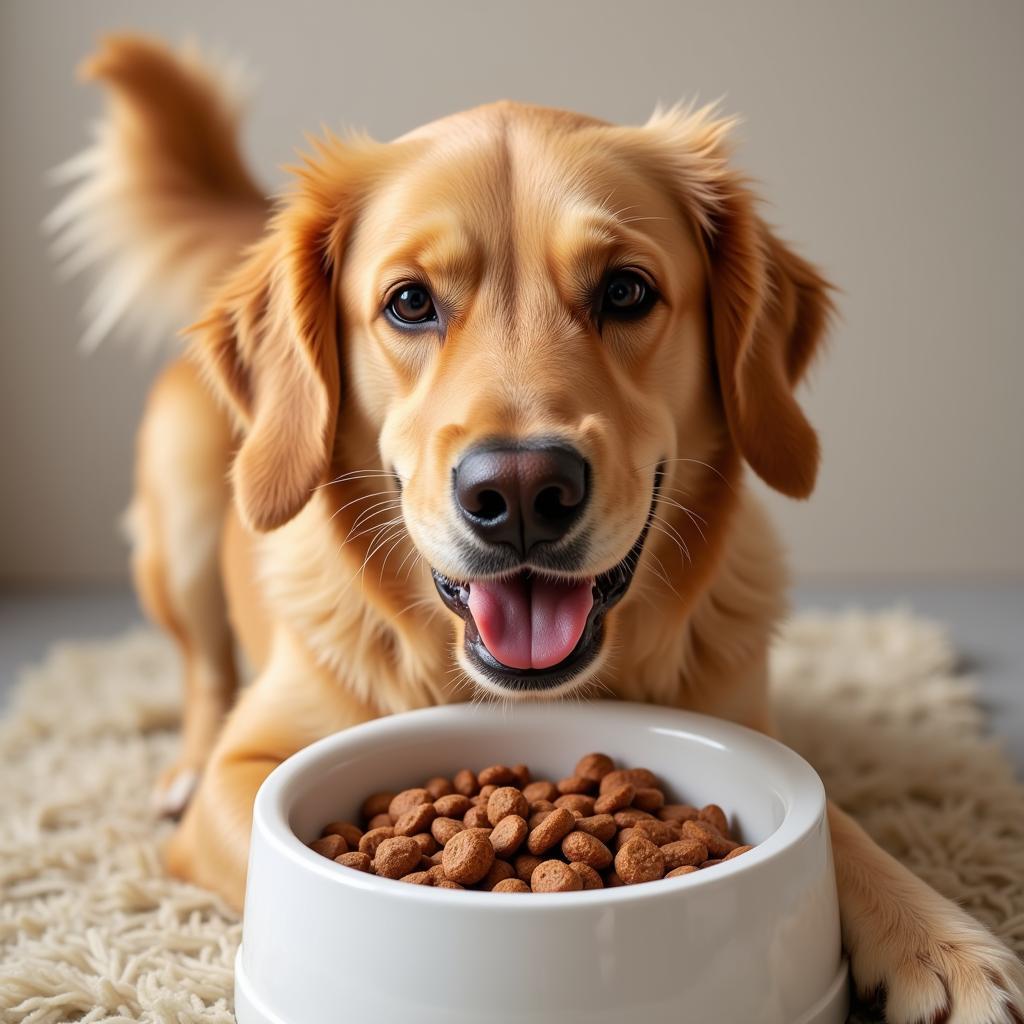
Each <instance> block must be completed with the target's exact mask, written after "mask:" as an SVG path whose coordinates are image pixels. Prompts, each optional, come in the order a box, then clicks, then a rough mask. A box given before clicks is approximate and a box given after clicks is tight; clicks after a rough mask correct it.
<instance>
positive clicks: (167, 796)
mask: <svg viewBox="0 0 1024 1024" xmlns="http://www.w3.org/2000/svg"><path fill="white" fill-rule="evenodd" d="M198 783H199V770H198V769H197V768H195V767H193V766H191V765H188V764H185V763H175V764H172V765H171V766H170V767H169V768H167V769H165V770H164V771H163V772H162V773H161V775H160V777H159V779H157V783H156V785H155V786H154V787H153V793H152V798H151V801H152V806H153V811H154V812H155V813H156V814H158V815H159V816H160V817H161V818H173V819H175V820H176V819H178V818H180V817H181V816H182V814H184V813H185V808H186V807H188V803H189V801H190V800H191V799H192V794H193V793H194V792H195V789H196V786H197V785H198Z"/></svg>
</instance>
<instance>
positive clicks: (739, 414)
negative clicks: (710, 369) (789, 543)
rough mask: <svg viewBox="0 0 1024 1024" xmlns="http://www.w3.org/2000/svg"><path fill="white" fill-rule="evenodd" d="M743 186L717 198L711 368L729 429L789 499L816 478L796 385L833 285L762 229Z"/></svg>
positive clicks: (711, 255) (812, 436)
mask: <svg viewBox="0 0 1024 1024" xmlns="http://www.w3.org/2000/svg"><path fill="white" fill-rule="evenodd" d="M754 202H755V201H754V198H753V196H752V195H751V194H750V193H749V192H748V191H747V190H746V189H745V188H744V187H743V186H742V185H738V186H736V187H735V188H734V189H733V190H730V191H729V192H728V193H726V194H725V195H723V196H722V198H721V202H720V205H719V207H718V209H717V210H716V212H715V213H714V214H713V217H712V222H713V227H712V233H711V235H710V237H709V240H708V243H707V244H708V261H709V267H710V275H711V281H710V289H711V303H710V305H711V320H712V334H713V338H714V351H715V362H716V364H717V368H718V377H719V386H720V388H721V392H722V402H723V405H724V407H725V415H726V420H727V422H728V424H729V432H730V433H731V435H732V438H733V441H734V443H735V444H736V447H737V448H738V449H739V450H740V452H741V453H742V454H743V457H744V458H745V459H746V460H747V462H748V463H749V464H750V466H751V468H752V469H753V470H754V472H756V473H757V475H758V476H760V477H761V479H762V480H764V481H765V482H766V483H767V484H770V485H771V486H772V487H774V488H775V489H776V490H777V491H781V492H782V493H783V494H787V495H789V496H790V497H791V498H806V497H807V496H808V495H810V493H811V491H813V490H814V482H815V479H816V477H817V473H818V436H817V434H816V433H815V431H814V428H813V427H812V426H811V425H810V423H808V422H807V419H806V417H805V416H804V414H803V412H802V411H801V409H800V406H799V405H798V404H797V401H796V398H795V397H794V394H793V392H794V389H795V388H796V385H797V384H798V383H799V381H800V379H801V377H802V376H803V374H804V371H805V370H806V368H807V366H808V364H809V363H810V360H811V357H812V356H813V355H814V352H815V349H816V348H817V347H818V345H819V343H820V342H821V340H822V338H823V336H824V333H825V328H826V326H827V324H828V320H829V316H830V314H831V311H832V302H831V299H830V298H829V289H830V286H829V285H828V283H827V282H826V281H825V280H824V278H823V277H822V276H821V275H820V274H819V273H818V271H817V270H816V269H815V268H814V267H813V266H812V265H811V264H810V263H808V262H807V261H806V260H804V259H802V258H801V257H800V256H797V255H796V253H794V252H793V251H792V250H791V249H789V248H788V247H787V246H786V245H784V244H783V243H782V242H781V241H779V239H778V238H776V237H775V235H773V234H772V233H771V231H769V229H768V228H767V227H766V225H765V224H764V222H763V221H762V220H761V218H760V217H759V216H758V215H757V213H756V212H755V210H754Z"/></svg>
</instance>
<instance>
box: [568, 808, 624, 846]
mask: <svg viewBox="0 0 1024 1024" xmlns="http://www.w3.org/2000/svg"><path fill="white" fill-rule="evenodd" d="M576 828H577V830H578V831H580V832H586V833H587V834H588V835H592V836H594V837H595V838H596V839H600V840H601V842H602V843H607V842H608V840H609V839H611V838H612V836H614V835H615V833H616V832H617V831H618V828H619V827H618V825H616V824H615V819H614V818H613V817H612V816H611V815H610V814H594V815H592V816H591V817H589V818H577V820H576Z"/></svg>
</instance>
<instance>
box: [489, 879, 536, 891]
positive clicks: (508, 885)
mask: <svg viewBox="0 0 1024 1024" xmlns="http://www.w3.org/2000/svg"><path fill="white" fill-rule="evenodd" d="M529 891H530V887H529V886H528V885H527V884H526V883H525V882H524V881H523V880H522V879H521V878H506V879H503V880H502V881H500V882H498V884H497V885H496V886H495V887H494V888H493V889H492V890H491V892H529Z"/></svg>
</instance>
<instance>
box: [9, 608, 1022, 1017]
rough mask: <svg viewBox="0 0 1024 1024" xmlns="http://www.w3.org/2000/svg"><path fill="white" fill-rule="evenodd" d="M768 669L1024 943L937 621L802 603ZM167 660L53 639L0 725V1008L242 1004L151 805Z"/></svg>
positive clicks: (824, 768)
mask: <svg viewBox="0 0 1024 1024" xmlns="http://www.w3.org/2000/svg"><path fill="white" fill-rule="evenodd" d="M773 668H774V675H775V679H776V682H777V689H778V701H779V703H778V706H779V718H780V722H781V724H782V726H783V729H784V733H785V737H786V739H787V741H788V742H789V743H790V744H791V745H792V746H793V747H795V748H796V749H797V750H798V751H800V752H801V753H802V754H803V755H804V756H805V757H806V758H807V759H808V760H809V761H811V763H812V764H814V765H815V767H816V768H817V769H818V771H819V772H820V773H821V774H822V776H823V777H824V779H825V782H826V784H827V786H828V787H829V789H830V791H831V793H832V795H833V796H834V797H835V798H836V799H837V800H838V801H839V802H840V803H841V804H843V805H844V806H845V807H846V808H848V809H849V810H850V811H851V812H852V813H853V814H855V815H856V816H857V817H858V818H859V819H860V820H861V821H862V822H863V824H864V825H865V827H866V828H867V829H868V831H869V832H871V833H872V835H874V836H875V838H876V839H877V840H878V841H879V842H880V843H881V844H882V845H883V846H885V847H886V848H887V849H889V850H890V851H892V852H893V853H894V854H895V855H896V856H897V857H899V858H900V859H901V860H903V861H904V862H905V863H906V864H908V865H909V866H910V867H911V868H912V869H913V870H914V871H916V872H917V873H918V874H920V875H921V877H923V878H925V879H926V880H927V881H928V882H929V883H931V884H932V885H933V886H935V888H937V889H939V890H940V891H941V892H943V893H945V894H946V895H947V896H950V897H952V898H953V899H955V900H957V901H958V902H959V903H961V904H962V905H963V906H964V907H965V908H966V909H967V910H968V911H970V912H971V913H972V914H975V915H976V916H977V917H978V918H979V919H980V920H982V921H983V922H984V923H985V924H986V925H988V926H989V927H990V928H992V929H993V930H994V931H995V932H996V933H997V934H998V935H1000V936H1001V937H1002V938H1003V939H1004V940H1005V941H1006V942H1007V943H1008V944H1010V945H1011V946H1012V947H1014V948H1015V949H1016V950H1017V951H1018V952H1024V885H1021V880H1022V878H1024V786H1022V785H1021V784H1020V783H1018V782H1016V781H1015V779H1014V775H1013V771H1012V768H1011V767H1010V765H1009V763H1008V761H1007V760H1006V758H1005V757H1004V755H1003V753H1002V752H1001V750H1000V749H999V746H998V744H997V743H996V742H995V741H993V740H992V739H990V738H988V737H987V736H986V735H985V728H984V721H983V716H982V713H981V712H980V710H979V709H978V707H977V705H976V704H975V702H974V699H973V688H972V685H971V683H970V682H969V681H968V680H966V679H963V678H959V677H958V676H957V674H956V667H955V658H954V655H953V652H952V651H951V649H950V647H949V644H948V642H947V640H946V638H945V636H944V634H943V632H942V630H941V629H939V628H938V627H936V626H935V625H933V624H931V623H928V622H923V621H921V620H919V619H915V618H913V617H911V616H909V615H907V614H904V613H901V612H893V613H887V614H883V615H860V614H847V615H844V616H842V617H833V616H829V617H825V616H817V615H803V616H800V617H798V618H796V619H795V620H794V621H792V622H791V623H790V624H789V625H788V626H787V627H786V628H785V629H784V630H783V632H782V635H781V636H780V638H779V641H778V643H777V645H776V649H775V652H774V666H773ZM177 675H178V670H177V664H176V660H175V657H174V654H173V652H172V650H171V649H170V647H169V646H168V644H167V643H166V642H165V641H164V640H162V639H161V638H159V637H157V636H155V635H154V634H151V633H136V634H132V635H128V636H125V637H123V638H121V639H117V640H113V641H108V642H99V643H79V644H68V645H64V646H60V647H57V648H55V649H54V651H53V652H52V653H51V654H50V656H49V658H48V659H47V660H46V662H45V663H44V664H42V665H41V666H39V667H37V668H33V669H29V670H27V671H26V672H25V675H24V678H23V680H22V681H21V684H20V687H19V689H18V691H17V692H16V694H15V696H14V699H13V702H12V706H11V708H10V710H9V713H8V716H7V718H6V720H5V721H3V722H2V723H0V771H2V777H3V782H2V784H0V1021H3V1022H4V1024H13V1022H19V1024H21V1022H26V1024H58V1022H62V1021H83V1022H99V1021H109V1022H115V1021H126V1022H127V1021H152V1022H167V1024H171V1022H174V1024H192V1022H196V1024H198V1022H210V1024H213V1022H217V1024H231V1022H233V1021H234V1016H233V1014H232V1009H231V1006H232V1001H231V992H232V958H233V954H234V951H235V946H236V944H237V942H238V939H239V932H240V928H239V923H238V920H237V918H236V916H235V915H234V914H233V913H231V912H230V911H229V910H228V909H227V908H226V907H224V906H223V905H222V904H221V903H220V902H219V901H218V900H217V899H216V898H215V897H213V896H211V895H210V894H209V893H206V892H204V891H202V890H200V889H196V888H193V887H190V886H187V885H183V884H181V883H178V882H174V881H171V880H170V879H168V878H165V877H164V876H163V874H162V873H161V871H160V866H159V863H158V858H157V848H158V844H159V843H160V841H161V840H162V839H163V837H164V836H165V835H166V833H167V827H168V826H166V825H165V824H162V823H161V824H158V823H156V822H154V821H153V819H152V818H151V816H150V812H149V805H148V795H149V787H150V784H151V783H152V780H153V778H154V776H155V775H156V773H157V771H158V770H159V769H160V767H161V765H163V764H164V763H165V762H166V761H167V760H168V759H169V758H170V757H171V755H172V752H173V750H174V746H175V741H176V736H175V727H176V724H177V719H178V710H179V691H178V680H177ZM853 1019H854V1020H859V1021H868V1020H872V1019H874V1018H873V1016H872V1012H871V1011H870V1010H868V1009H866V1008H858V1009H857V1010H855V1013H854V1018H853Z"/></svg>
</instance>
